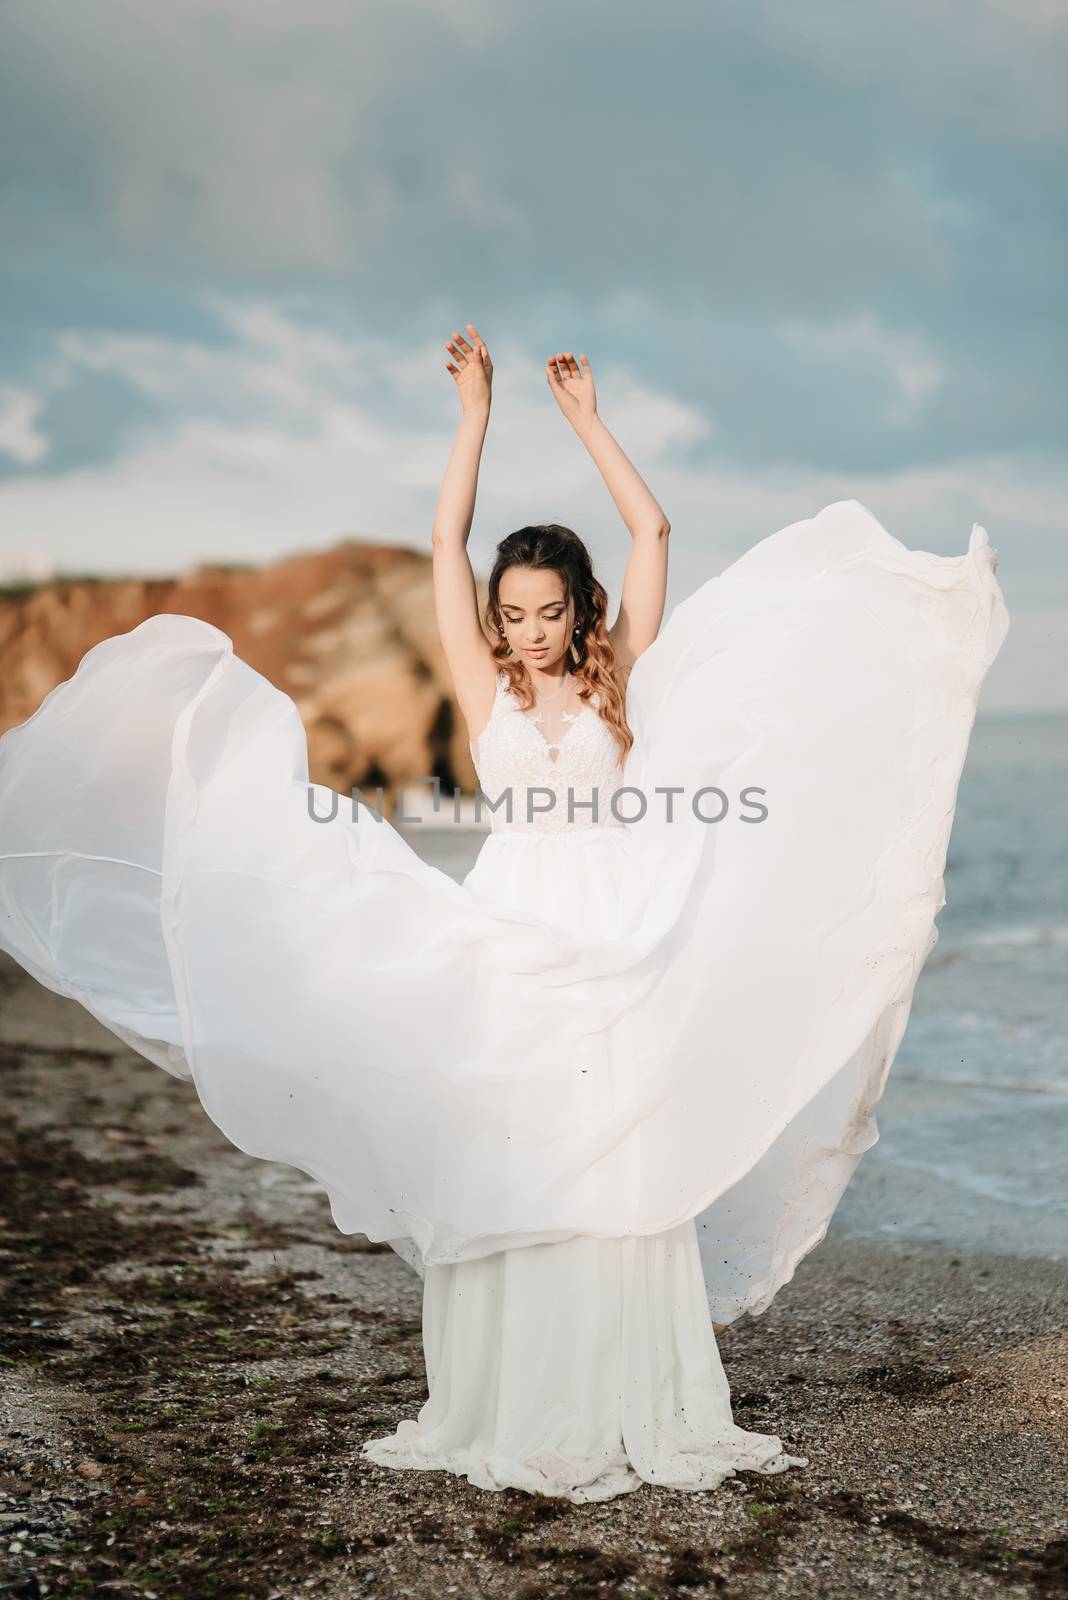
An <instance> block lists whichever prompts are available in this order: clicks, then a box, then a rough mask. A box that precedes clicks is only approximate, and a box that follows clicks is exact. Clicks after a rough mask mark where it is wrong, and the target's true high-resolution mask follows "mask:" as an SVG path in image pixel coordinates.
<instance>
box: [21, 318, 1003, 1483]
mask: <svg viewBox="0 0 1068 1600" xmlns="http://www.w3.org/2000/svg"><path fill="white" fill-rule="evenodd" d="M469 331H470V333H471V335H472V338H471V340H462V339H460V338H459V336H454V340H453V341H452V342H451V344H450V346H449V348H450V352H451V354H452V355H453V358H454V362H453V363H452V364H450V369H449V370H450V371H451V372H452V374H453V376H454V378H455V379H456V382H457V387H458V390H459V393H460V397H461V402H462V405H463V417H462V420H461V423H460V430H459V434H458V437H457V441H456V445H455V448H454V451H453V455H452V459H451V460H450V463H449V470H448V474H447V476H446V480H445V485H444V488H443V491H442V495H441V499H440V501H439V506H438V515H437V522H436V528H435V545H434V572H435V594H436V602H437V610H438V620H439V626H440V629H441V636H442V641H443V645H444V648H445V651H446V655H447V658H448V661H449V665H450V668H451V671H452V674H453V679H454V684H455V689H456V695H457V699H458V700H459V703H460V707H461V710H462V712H463V714H464V716H465V718H466V720H467V723H468V727H469V730H470V732H471V735H472V740H471V748H472V754H473V756H474V759H475V763H476V767H477V771H478V774H479V778H480V781H481V786H482V790H483V791H484V793H485V796H486V803H487V806H488V807H489V808H490V809H491V831H490V833H489V835H488V837H487V838H486V840H485V842H484V844H483V847H482V850H481V852H480V854H479V857H478V859H477V861H476V863H475V866H474V868H473V869H472V871H471V873H470V874H469V875H468V877H467V879H466V880H465V881H464V882H463V883H462V884H458V883H456V882H454V880H453V879H451V878H450V877H448V876H447V874H445V873H443V872H440V871H438V870H437V869H436V868H434V867H432V866H430V865H429V864H427V863H426V862H424V861H423V860H422V859H421V858H420V857H419V855H418V854H417V853H416V852H415V851H414V850H413V849H412V848H411V847H410V846H409V845H408V843H407V842H406V840H405V839H403V838H402V837H401V835H400V834H399V833H398V832H397V831H396V830H395V829H394V828H393V827H391V825H390V824H389V823H388V822H387V821H386V820H384V819H383V818H381V817H379V816H378V815H377V814H376V813H373V812H371V811H370V810H369V809H368V808H367V807H366V806H361V805H357V804H354V805H353V806H352V808H351V813H350V812H346V811H345V810H344V809H343V808H341V807H339V804H338V802H339V800H340V798H341V797H340V796H338V795H337V794H335V793H334V792H333V791H331V790H329V789H326V788H324V787H323V786H321V785H316V784H312V783H310V782H309V775H308V769H307V742H306V738H305V735H304V730H303V727H302V725H301V722H300V718H299V716H298V714H297V711H296V707H295V706H294V705H293V702H292V701H291V700H290V699H289V698H288V697H287V696H286V695H284V694H283V693H281V692H280V691H279V690H278V689H276V688H275V687H274V686H273V685H271V684H270V683H269V682H268V681H267V680H266V679H264V678H263V677H262V676H261V675H260V674H259V673H257V672H255V671H254V670H253V669H252V668H251V667H250V666H249V665H248V664H247V663H246V662H244V661H242V660H241V659H240V658H239V657H238V656H236V655H235V653H234V650H233V645H232V642H231V640H230V639H229V638H228V637H227V636H226V635H225V634H224V633H222V632H221V631H220V630H219V629H217V628H214V627H212V626H211V625H210V624H207V623H204V622H202V621H199V620H198V619H196V618H192V617H187V616H182V615H174V614H161V615H158V616H155V617H150V618H149V619H148V620H147V621H145V622H143V623H142V624H140V626H139V627H136V628H134V629H132V630H131V631H130V632H129V633H125V634H120V635H116V636H115V637H113V638H110V639H106V640H104V641H103V642H102V643H100V644H98V645H96V646H95V647H94V648H93V649H92V650H90V651H89V652H88V653H87V654H86V655H85V656H84V657H83V659H82V661H81V663H80V664H79V666H78V669H77V671H76V673H75V674H74V676H73V677H72V678H71V679H69V680H68V681H67V682H66V683H63V684H60V685H59V686H58V687H57V688H56V689H54V690H52V691H51V693H50V694H49V695H47V696H46V698H45V700H44V701H43V702H42V704H41V706H40V707H39V708H38V710H37V711H36V712H35V713H34V715H33V716H32V717H30V718H29V719H28V721H27V722H25V723H23V724H22V725H20V726H19V727H17V728H13V729H10V730H9V731H8V732H7V733H6V734H5V735H4V736H3V738H2V739H0V947H2V948H3V949H5V950H7V951H8V952H9V954H11V955H12V956H14V958H15V959H16V960H18V961H19V962H20V963H21V964H22V965H23V966H24V967H25V968H26V970H27V971H29V972H31V973H32V974H33V975H34V976H35V977H37V978H38V979H39V980H40V981H41V982H42V983H44V984H46V985H47V986H48V987H50V988H52V989H54V990H56V991H57V992H58V993H61V994H65V995H68V996H70V997H72V998H74V999H76V1000H77V1001H78V1002H79V1003H80V1004H81V1005H83V1006H84V1007H85V1008H86V1009H87V1010H88V1011H90V1012H91V1013H92V1014H93V1015H94V1016H96V1017H97V1018H98V1019H99V1020H100V1021H101V1022H103V1023H104V1025H105V1026H107V1027H109V1028H110V1029H111V1030H112V1031H113V1032H114V1033H116V1034H117V1035H118V1036H119V1037H120V1038H122V1039H124V1040H126V1041H127V1042H128V1043H129V1044H130V1045H131V1046H132V1047H133V1048H134V1049H136V1050H138V1051H140V1053H141V1054H142V1055H144V1056H145V1057H146V1058H147V1059H148V1060H150V1061H153V1062H155V1063H156V1064H157V1065H158V1066H160V1067H162V1068H164V1069H165V1070H167V1071H169V1072H173V1073H175V1074H177V1075H179V1076H182V1077H187V1078H190V1079H192V1081H193V1082H194V1084H195V1086H196V1090H197V1093H198V1095H199V1097H200V1099H201V1101H202V1103H203V1105H204V1107H205V1109H206V1111H207V1112H208V1114H209V1115H210V1116H211V1118H212V1119H213V1121H215V1122H216V1124H217V1125H218V1126H219V1127H220V1129H221V1130H222V1131H223V1133H224V1134H225V1135H226V1136H227V1137H228V1138H229V1139H230V1140H231V1141H232V1142H233V1143H234V1144H235V1145H237V1146H238V1147H239V1148H241V1149H242V1150H245V1151H247V1152H248V1153H250V1154H252V1155H256V1156H260V1157H262V1158H264V1159H268V1160H280V1161H286V1162H289V1163H291V1164H292V1165H294V1166H297V1167H299V1168H301V1169H302V1170H303V1171H305V1172H307V1173H308V1174H309V1175H311V1176H312V1177H313V1178H315V1179H317V1180H318V1181H319V1182H320V1183H321V1184H322V1185H323V1187H324V1188H325V1190H326V1192H327V1194H328V1196H329V1199H330V1206H331V1214H332V1216H333V1219H334V1221H335V1223H336V1225H337V1226H338V1228H340V1229H341V1230H342V1231H344V1232H360V1233H363V1234H365V1235H366V1236H367V1237H368V1238H370V1239H372V1240H385V1241H388V1242H389V1243H390V1244H391V1245H392V1246H393V1248H394V1249H395V1250H396V1251H397V1253H398V1254H399V1255H400V1256H402V1258H403V1259H404V1260H405V1261H406V1262H408V1264H409V1265H410V1266H411V1267H412V1268H413V1269H414V1270H415V1271H416V1272H418V1273H420V1274H421V1275H422V1277H423V1280H424V1342H425V1354H426V1366H427V1377H428V1383H429V1390H430V1393H429V1399H428V1400H427V1402H426V1404H425V1405H424V1406H423V1408H422V1410H421V1411H420V1413H419V1415H418V1417H417V1418H414V1419H412V1418H407V1419H404V1420H403V1421H402V1422H401V1423H400V1425H399V1426H398V1428H397V1430H396V1431H395V1433H394V1434H392V1435H390V1436H389V1437H387V1438H378V1439H372V1440H369V1441H367V1442H366V1444H365V1451H366V1454H367V1456H368V1457H369V1458H370V1460H371V1461H372V1462H374V1463H378V1464H379V1465H382V1466H388V1467H396V1468H401V1469H412V1468H415V1469H444V1470H446V1471H449V1472H454V1473H458V1474H464V1475H466V1476H467V1477H468V1478H469V1479H470V1481H471V1482H472V1483H475V1484H477V1485H479V1486H481V1487H484V1488H487V1489H498V1488H502V1487H505V1486H514V1487H518V1488H523V1489H528V1490H532V1491H535V1492H540V1493H544V1494H550V1495H560V1496H564V1497H566V1498H568V1499H571V1500H575V1501H584V1500H595V1499H603V1498H607V1497H610V1496H613V1495H616V1494H620V1493H624V1492H627V1491H629V1490H632V1489H635V1488H638V1487H640V1486H641V1485H642V1484H643V1483H646V1482H647V1483H651V1484H662V1485H668V1486H671V1487H675V1488H683V1489H692V1490H701V1489H713V1488H715V1487H716V1485H717V1484H719V1483H720V1482H721V1481H722V1479H723V1478H724V1477H725V1476H727V1475H729V1474H730V1473H732V1472H736V1471H744V1470H754V1471H758V1472H766V1473H775V1472H781V1471H783V1470H785V1469H787V1468H789V1467H791V1466H795V1465H796V1466H804V1465H807V1460H808V1458H807V1457H805V1456H800V1455H791V1454H790V1453H789V1451H788V1450H787V1449H786V1448H785V1447H784V1446H783V1444H782V1442H781V1441H780V1439H779V1438H778V1437H776V1436H774V1435H765V1434H755V1433H746V1432H745V1431H744V1430H742V1429H740V1428H738V1427H737V1426H736V1425H735V1424H734V1422H733V1420H732V1417H731V1410H730V1395H729V1389H728V1385H727V1381H726V1378H725V1375H724V1372H723V1368H722V1366H721V1364H720V1360H719V1355H718V1351H717V1347H716V1342H715V1334H714V1328H713V1319H715V1321H716V1322H718V1323H720V1324H726V1323H729V1322H731V1321H733V1320H735V1319H736V1318H737V1317H739V1316H740V1315H742V1314H743V1313H746V1312H748V1313H749V1314H752V1315H759V1314H760V1313H761V1312H762V1311H763V1310H764V1309H766V1307H767V1306H768V1305H769V1304H770V1302H771V1300H772V1298H773V1297H774V1295H775V1294H776V1293H777V1291H778V1289H779V1288H780V1287H781V1286H782V1285H783V1284H784V1283H786V1282H788V1280H789V1278H790V1277H791V1275H792V1273H793V1271H794V1269H795V1267H796V1265H797V1262H798V1261H799V1260H800V1259H801V1258H802V1256H803V1255H804V1254H805V1253H806V1252H807V1251H808V1250H810V1249H812V1248H813V1247H814V1245H816V1244H817V1243H818V1242H819V1240H820V1239H821V1238H822V1237H823V1234H824V1232H825V1230H826V1227H827V1224H828V1221H829V1219H830V1217H831V1215H832V1213H833V1211H834V1208H835V1206H836V1204H837V1202H838V1200H839V1198H840V1196H841V1194H842V1192H843V1190H844V1188H845V1186H846V1184H847V1183H848V1181H849V1178H850V1176H851V1175H852V1173H853V1171H854V1169H855V1167H856V1164H857V1162H858V1161H859V1159H860V1156H861V1155H862V1153H863V1151H864V1150H866V1149H867V1148H869V1147H870V1145H872V1144H873V1143H874V1142H875V1140H876V1138H877V1136H878V1134H877V1129H876V1126H875V1119H874V1109H875V1106H876V1103H877V1102H878V1099H879V1097H880V1095H881V1093H882V1090H883V1086H884V1084H885V1081H886V1076H887V1073H888V1072H889V1070H890V1066H891V1064H892V1061H893V1058H894V1055H895V1053H896V1050H897V1047H898V1044H899V1042H900V1039H901V1036H902V1033H903V1031H904V1028H905V1025H906V1022H907V1019H908V1013H909V1008H910V1006H911V1001H912V995H913V991H914V988H915V983H916V980H917V978H918V975H919V972H920V970H921V968H922V966H923V963H924V961H925V959H926V957H927V955H928V953H929V952H930V950H931V948H932V947H933V945H934V942H935V939H936V937H937V930H936V929H935V927H934V919H935V917H936V915H937V912H938V911H939V909H940V908H941V906H942V905H943V904H944V903H945V896H944V893H943V870H944V866H945V860H946V851H947V846H948V840H949V833H950V828H951V826H952V820H953V815H954V809H955V802H956V792H957V785H958V782H959V778H960V773H961V770H962V767H963V764H964V758H965V754H966V751H967V746H968V739H969V735H970V732H971V727H972V723H973V719H974V715H975V710H976V706H977V702H978V697H979V692H980V688H981V685H982V682H983V679H984V676H985V674H986V671H987V669H988V668H989V666H990V664H991V662H992V661H993V660H994V658H995V656H996V654H997V652H998V650H999V648H1000V646H1001V643H1002V640H1003V638H1004V635H1005V632H1006V629H1007V625H1008V619H1007V614H1006V611H1005V606H1004V602H1003V599H1002V596H1001V591H1000V588H999V586H998V583H997V581H996V578H995V576H994V573H995V569H996V564H997V563H996V556H995V552H994V551H993V549H992V548H991V546H990V543H989V540H988V539H987V536H986V533H985V530H984V529H982V528H981V527H980V526H979V525H978V524H973V527H972V533H971V539H970V541H969V545H968V549H967V550H966V551H965V552H964V553H963V554H962V555H960V556H952V557H948V556H947V557H943V556H936V555H932V554H930V553H928V552H926V551H913V550H908V549H906V547H905V546H903V545H902V544H900V543H899V542H898V541H897V540H896V539H894V538H893V537H892V536H891V535H890V534H889V533H888V532H887V531H886V530H885V529H884V528H883V527H881V525H880V524H879V523H878V522H877V521H876V519H875V518H874V517H873V516H872V515H871V513H870V512H869V511H867V510H866V509H865V508H864V507H863V506H861V505H859V504H858V503H857V502H856V501H855V500H847V501H839V502H835V503H834V504H832V505H829V506H827V507H825V508H824V509H823V510H822V511H820V512H819V513H818V514H817V515H816V516H815V517H812V518H810V519H806V520H803V521H800V522H797V523H793V524H790V525H789V526H787V527H785V528H782V529H780V530H778V532H776V533H774V534H772V535H770V536H768V537H767V538H765V539H763V540H762V541H760V542H759V543H758V544H757V545H755V546H754V547H753V548H752V549H751V550H749V551H748V552H747V553H746V555H744V556H743V557H742V558H741V559H740V560H738V561H736V562H734V563H733V564H732V565H731V566H730V567H728V568H727V569H726V571H725V572H723V573H721V574H720V575H719V576H718V577H710V578H709V579H708V581H707V582H706V583H704V584H703V585H702V586H701V587H700V588H699V589H697V590H696V591H695V592H694V593H693V594H692V595H691V596H690V597H689V598H688V599H687V600H685V601H684V602H682V603H681V604H680V605H678V606H676V607H675V609H674V611H673V612H672V614H671V616H670V618H669V620H668V622H667V623H666V624H665V626H664V627H663V628H661V627H660V620H661V614H662V610H663V604H664V579H665V566H666V552H667V542H668V533H667V522H666V519H665V518H664V516H663V513H662V512H661V510H660V508H659V506H657V504H656V502H655V501H654V500H653V498H652V496H651V495H650V494H649V492H648V490H647V489H646V488H645V486H644V484H642V482H641V480H640V478H639V477H638V475H637V473H635V472H634V470H633V468H632V467H631V466H630V464H629V463H628V462H627V461H626V458H625V457H624V456H623V455H622V452H621V451H620V450H619V448H618V446H617V445H616V444H615V442H614V441H613V440H612V439H611V437H610V436H609V434H608V433H607V430H605V429H604V427H603V425H602V424H601V423H600V422H599V420H598V419H597V418H596V405H595V398H594V389H593V380H592V376H591V375H590V372H589V368H588V364H587V363H586V362H585V360H583V363H582V366H581V367H580V366H579V365H578V364H576V363H574V362H573V360H572V358H571V356H570V355H569V354H568V355H564V354H561V355H559V356H557V357H556V358H554V360H553V361H552V362H550V363H549V366H548V368H547V376H548V380H549V383H550V386H551V388H552V391H553V393H554V395H555V397H556V399H557V401H558V403H559V404H560V406H561V409H562V410H563V411H564V413H565V415H567V416H568V418H569V420H571V421H572V423H573V425H574V426H575V427H576V431H578V432H579V434H580V437H582V438H583V439H584V441H585V442H586V443H587V445H588V448H589V449H590V452H591V454H592V455H593V456H594V459H595V461H596V462H597V464H598V465H599V467H600V468H601V470H602V472H603V473H604V476H605V480H606V482H607V484H608V486H609V489H610V490H611V492H612V494H613V497H614V499H615V501H616V504H617V506H618V508H619V510H620V512H621V514H622V516H623V519H624V521H625V522H626V524H627V526H628V528H629V530H630V533H631V537H632V540H633V547H632V551H631V557H630V561H629V563H628V567H627V573H626V577H625V581H624V588H623V595H622V602H621V606H620V611H619V615H618V617H617V618H616V621H615V623H614V624H613V626H612V627H611V628H610V629H609V627H608V626H607V617H606V610H605V600H606V596H605V593H604V590H603V589H602V588H601V586H600V585H599V584H598V583H597V582H596V580H595V578H594V576H593V574H592V572H591V571H590V568H589V562H588V557H587V555H586V552H585V548H584V546H583V545H582V543H581V541H580V540H578V539H577V538H576V536H575V535H574V534H573V533H571V532H570V530H568V529H565V528H561V527H559V526H557V525H552V526H550V527H548V528H526V529H522V530H520V531H519V532H518V533H516V534H514V535H512V536H511V537H510V538H509V539H506V540H504V541H503V543H502V545H501V547H500V549H499V551H498V560H497V563H496V565H495V567H494V571H493V574H492V575H491V580H490V608H489V609H490V623H491V629H495V630H496V632H495V633H493V634H492V637H491V640H490V641H487V639H486V636H485V634H484V633H483V631H482V628H481V624H480V621H479V618H478V615H477V611H476V604H475V588H474V583H473V578H472V574H471V570H470V566H469V564H468V561H467V556H466V551H465V541H466V538H467V533H468V530H469V527H470V522H471V515H472V510H473V505H474V493H475V483H476V473H477V463H478V459H479V455H480V451H481V446H482V442H483V439H484V436H485V428H486V423H487V420H488V415H489V396H490V380H491V374H492V368H491V365H490V362H489V357H488V353H487V351H486V349H485V345H484V342H483V341H482V340H481V339H480V338H479V336H478V334H477V331H476V330H475V329H474V328H473V327H470V325H469ZM539 652H540V653H539Z"/></svg>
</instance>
